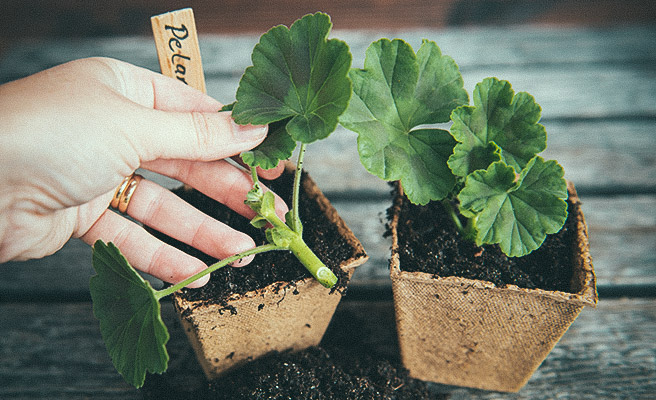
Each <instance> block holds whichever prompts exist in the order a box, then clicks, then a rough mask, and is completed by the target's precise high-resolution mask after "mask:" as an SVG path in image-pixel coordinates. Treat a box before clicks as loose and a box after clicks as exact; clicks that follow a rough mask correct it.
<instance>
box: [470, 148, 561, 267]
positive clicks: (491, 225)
mask: <svg viewBox="0 0 656 400" xmlns="http://www.w3.org/2000/svg"><path fill="white" fill-rule="evenodd" d="M565 199H567V183H566V182H565V179H564V178H563V168H562V167H561V166H560V165H559V164H558V163H557V162H556V161H544V160H543V159H542V158H541V157H539V156H536V157H534V158H532V159H531V160H530V161H529V162H528V164H527V165H526V167H525V168H524V170H522V172H521V174H520V175H519V177H517V176H516V174H515V170H514V169H513V168H512V167H511V166H508V165H506V164H505V163H504V162H503V161H497V162H495V163H492V164H491V165H490V166H489V167H488V168H487V170H478V171H475V172H473V173H472V174H470V175H469V176H468V177H467V179H466V181H465V187H464V188H463V189H462V191H461V192H460V194H459V195H458V200H459V201H460V212H461V213H462V214H463V215H465V216H466V217H469V218H473V219H472V221H473V222H474V225H475V228H476V231H477V235H476V243H477V244H478V245H479V246H480V245H481V244H484V243H499V246H500V247H501V250H502V251H503V252H504V253H505V254H506V255H508V256H511V257H520V256H523V255H526V254H528V253H530V252H532V251H533V250H535V249H537V248H539V247H540V245H541V244H542V242H543V241H544V239H545V237H546V235H547V234H551V233H556V232H558V231H559V230H560V229H561V228H562V226H563V224H564V223H565V220H566V219H567V203H566V202H565Z"/></svg>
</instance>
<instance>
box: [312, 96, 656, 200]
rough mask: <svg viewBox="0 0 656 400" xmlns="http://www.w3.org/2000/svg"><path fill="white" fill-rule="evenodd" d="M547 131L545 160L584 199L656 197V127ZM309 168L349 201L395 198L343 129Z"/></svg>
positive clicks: (582, 126) (643, 123)
mask: <svg viewBox="0 0 656 400" xmlns="http://www.w3.org/2000/svg"><path fill="white" fill-rule="evenodd" d="M655 89H656V88H655ZM654 93H656V90H655V91H654ZM654 104H656V101H655V102H654ZM655 121H656V120H655ZM544 125H545V127H546V129H547V134H548V145H547V150H546V151H545V152H543V153H542V155H543V157H545V158H546V159H556V160H558V161H559V162H560V164H561V165H563V167H564V168H565V176H566V178H567V179H570V180H571V181H573V182H574V183H575V184H576V185H577V187H578V188H579V191H580V192H581V193H582V194H585V193H586V191H599V190H600V189H602V191H603V190H604V189H605V190H609V191H613V190H616V191H619V189H620V188H621V189H631V188H632V189H634V190H639V191H643V192H644V191H646V192H650V193H654V192H656V181H655V180H654V179H653V177H654V176H656V157H654V154H656V131H655V130H654V129H655V128H654V127H655V124H654V121H651V120H629V121H609V120H603V119H600V120H594V121H546V122H544ZM305 166H306V168H307V170H308V171H310V173H311V174H312V176H313V177H314V179H315V180H316V181H317V183H318V185H319V187H321V188H322V190H323V191H324V192H326V193H329V194H339V195H341V196H344V197H347V196H348V195H349V193H352V192H353V191H358V192H360V191H361V192H364V193H368V194H372V195H373V194H377V195H378V196H381V197H382V196H385V195H386V193H388V192H389V189H388V185H387V184H386V183H385V182H382V181H381V180H380V179H378V178H377V177H375V176H373V175H371V174H370V173H368V172H367V171H366V170H365V169H364V167H363V166H362V164H361V163H360V159H359V156H358V152H357V134H355V133H353V132H350V131H347V130H346V129H344V128H342V127H339V128H338V130H337V131H335V132H334V133H333V134H332V135H331V136H330V137H328V138H327V139H326V140H324V141H322V142H319V143H316V144H312V145H310V146H308V150H307V156H306V158H305Z"/></svg>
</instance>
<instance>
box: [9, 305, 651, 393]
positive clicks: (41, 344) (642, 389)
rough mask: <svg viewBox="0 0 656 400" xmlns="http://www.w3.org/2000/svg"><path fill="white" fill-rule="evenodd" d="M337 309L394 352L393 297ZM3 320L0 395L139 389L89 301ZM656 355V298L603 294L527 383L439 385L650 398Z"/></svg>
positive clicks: (14, 310)
mask: <svg viewBox="0 0 656 400" xmlns="http://www.w3.org/2000/svg"><path fill="white" fill-rule="evenodd" d="M163 310H164V319H165V322H166V324H167V326H168V327H169V329H170V330H171V332H172V335H173V339H172V341H171V344H170V346H172V347H175V350H173V349H172V357H174V358H172V360H171V366H172V368H175V366H176V365H180V360H179V358H178V357H181V355H180V353H181V351H180V347H181V346H180V343H182V345H184V343H183V342H180V340H182V341H184V339H181V338H184V335H183V333H182V332H181V330H180V328H179V325H178V324H177V323H176V321H175V318H176V317H175V316H174V315H173V312H172V308H171V307H170V304H168V303H166V304H164V307H163ZM337 313H338V314H336V315H337V316H336V318H337V319H338V318H341V317H340V315H341V316H342V317H343V318H348V319H349V321H353V322H352V323H350V324H343V326H344V327H347V328H349V329H354V330H357V336H353V338H354V339H353V340H362V341H363V343H368V344H369V345H374V346H375V347H376V348H377V349H378V350H379V351H380V352H381V353H383V354H385V355H388V356H390V357H394V356H395V354H396V352H395V350H394V349H395V345H396V344H395V337H394V335H389V334H380V335H379V334H377V333H376V332H378V330H379V329H385V331H386V332H389V331H393V329H394V327H393V326H381V325H380V324H381V321H382V322H384V323H385V324H391V321H392V320H391V313H392V304H391V302H382V303H381V302H376V303H372V302H366V301H344V302H342V304H341V305H340V308H339V309H338V311H337ZM0 320H1V321H3V323H2V324H0V360H1V362H0V398H3V399H19V398H30V399H33V398H44V399H45V398H48V399H82V398H89V397H91V398H94V399H95V398H100V399H110V398H116V399H119V398H120V399H132V398H135V399H136V398H140V394H139V393H138V392H137V391H136V390H134V389H133V388H131V387H130V386H129V385H127V384H126V383H125V382H123V380H122V378H121V377H120V376H119V375H118V374H117V373H116V372H115V371H114V368H113V366H112V365H111V362H110V360H109V357H108V356H107V353H106V351H105V349H104V345H103V343H102V340H101V338H100V334H99V330H98V323H97V321H95V319H94V318H93V316H92V314H91V306H90V304H89V303H69V304H48V303H0ZM342 322H343V321H342ZM340 326H342V325H340ZM329 332H330V331H329ZM338 334H339V335H343V332H340V333H338ZM362 335H372V336H373V337H371V338H367V337H362ZM340 337H343V336H340ZM349 337H351V336H349ZM176 341H177V342H176ZM174 345H175V346H174ZM186 351H190V350H186ZM655 361H656V300H607V301H603V300H602V301H601V302H600V303H599V306H598V307H597V309H585V310H584V311H583V312H582V313H581V315H580V317H579V318H578V319H577V320H576V321H575V322H574V324H573V325H572V327H571V328H570V330H569V331H568V332H567V333H566V334H565V336H564V337H563V339H562V340H561V341H560V342H559V343H558V344H557V345H556V347H555V348H554V350H553V352H552V353H551V354H550V355H549V356H548V357H547V359H546V360H545V362H544V363H543V364H542V366H540V368H539V369H538V371H537V372H536V373H535V374H534V376H533V377H532V378H531V380H530V381H529V382H528V384H527V385H526V386H525V387H524V388H523V389H522V390H521V391H520V392H519V393H517V394H499V393H491V392H483V391H478V390H469V389H461V388H451V387H441V386H436V387H435V389H436V390H439V391H447V392H450V393H452V397H451V398H453V399H464V398H467V399H469V398H480V399H492V398H495V399H549V398H556V397H558V396H562V395H564V396H567V397H568V398H576V399H598V398H627V399H629V398H630V399H640V398H645V399H646V398H648V396H649V395H651V394H653V393H656V362H655ZM196 378H197V377H196Z"/></svg>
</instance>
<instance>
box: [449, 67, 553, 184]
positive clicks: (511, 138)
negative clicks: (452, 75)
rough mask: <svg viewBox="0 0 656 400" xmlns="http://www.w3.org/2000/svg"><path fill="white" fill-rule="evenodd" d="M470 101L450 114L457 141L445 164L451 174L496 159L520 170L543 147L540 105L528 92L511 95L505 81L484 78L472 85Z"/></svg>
mask: <svg viewBox="0 0 656 400" xmlns="http://www.w3.org/2000/svg"><path fill="white" fill-rule="evenodd" d="M473 101H474V105H473V106H462V107H458V108H457V109H455V110H454V111H453V113H452V114H451V120H452V121H453V125H452V126H451V134H452V135H453V137H454V138H455V139H456V141H458V144H457V145H456V147H455V148H454V151H453V155H452V156H451V157H450V158H449V161H448V163H449V167H450V168H451V170H452V171H453V173H454V174H455V175H457V176H461V177H465V176H467V175H468V174H470V173H471V172H473V171H476V170H479V169H487V167H488V166H489V165H490V164H492V163H493V162H496V161H504V162H505V163H506V164H507V165H509V166H511V167H513V168H514V169H515V171H521V170H522V168H524V167H525V166H526V164H527V163H528V161H529V160H530V159H531V158H533V156H535V155H536V154H538V153H540V152H541V151H543V150H544V149H545V148H546V146H547V133H546V131H545V129H544V126H542V125H541V124H539V123H538V121H539V120H540V113H541V108H540V106H539V105H538V104H537V103H536V102H535V99H534V98H533V96H531V95H530V94H528V93H526V92H519V93H517V94H515V92H514V91H513V89H512V87H511V85H510V83H509V82H507V81H500V80H499V79H497V78H486V79H484V80H483V81H482V82H480V83H478V84H477V85H476V88H475V89H474V95H473Z"/></svg>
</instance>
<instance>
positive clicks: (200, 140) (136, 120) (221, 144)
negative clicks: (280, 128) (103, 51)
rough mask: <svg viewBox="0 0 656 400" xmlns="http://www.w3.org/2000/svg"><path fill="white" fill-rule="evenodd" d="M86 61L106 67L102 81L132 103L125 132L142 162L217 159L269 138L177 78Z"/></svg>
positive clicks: (124, 65) (124, 116) (102, 61)
mask: <svg viewBox="0 0 656 400" xmlns="http://www.w3.org/2000/svg"><path fill="white" fill-rule="evenodd" d="M87 62H95V63H99V64H101V65H104V66H105V67H106V68H105V69H106V73H105V74H103V75H102V76H101V79H103V80H104V81H105V82H106V83H107V84H108V85H109V86H110V87H111V88H113V89H114V90H116V91H117V92H118V93H119V94H121V95H122V96H124V97H125V98H127V99H129V100H130V101H131V102H132V103H130V105H131V107H126V110H125V111H124V112H123V113H122V115H121V117H122V122H123V125H122V133H123V134H124V135H125V136H126V138H127V139H129V141H130V142H131V143H132V145H133V146H134V148H135V149H136V150H137V153H138V154H139V156H140V159H141V160H144V161H148V160H154V159H157V158H169V159H170V158H175V159H187V160H192V159H193V160H217V159H222V158H226V157H230V156H233V155H236V154H239V153H241V152H243V151H245V150H249V149H251V148H253V147H255V146H257V145H258V144H259V143H260V142H261V141H262V140H264V137H265V136H266V132H267V129H268V128H267V127H266V126H253V125H238V124H235V123H234V121H233V120H232V117H231V114H230V113H229V112H218V111H219V109H220V108H221V104H220V103H219V102H218V101H216V100H214V99H212V98H211V97H209V96H207V95H206V94H203V93H202V92H200V91H197V90H195V89H193V88H191V87H189V86H187V85H185V84H184V83H182V82H180V81H178V80H176V79H172V78H169V77H165V76H163V75H161V74H157V73H154V72H152V71H149V70H146V69H144V68H139V67H136V66H133V65H130V64H127V63H123V62H120V61H117V60H112V59H92V60H87ZM135 103H136V104H135ZM135 105H137V106H136V107H135Z"/></svg>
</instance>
